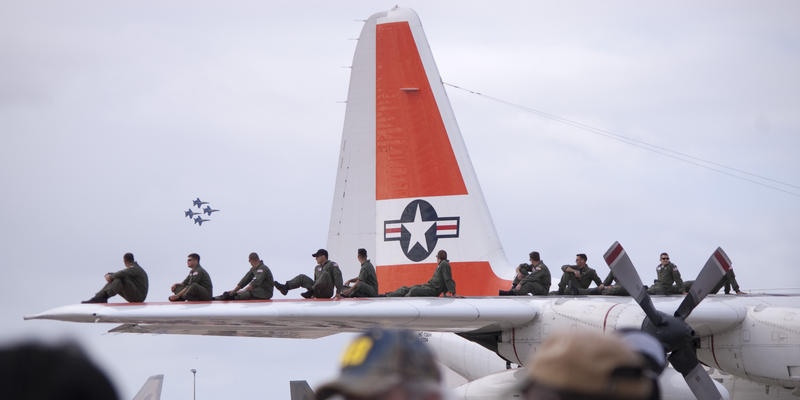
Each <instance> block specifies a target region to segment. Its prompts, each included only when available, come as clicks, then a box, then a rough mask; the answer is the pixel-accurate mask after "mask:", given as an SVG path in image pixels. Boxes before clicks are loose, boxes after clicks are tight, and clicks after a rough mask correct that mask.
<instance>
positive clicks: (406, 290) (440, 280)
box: [386, 250, 456, 297]
mask: <svg viewBox="0 0 800 400" xmlns="http://www.w3.org/2000/svg"><path fill="white" fill-rule="evenodd" d="M436 261H438V262H439V265H438V266H437V267H436V271H434V272H433V276H432V277H431V279H430V280H429V281H428V283H423V284H420V285H414V286H411V287H408V286H403V287H401V288H399V289H397V290H395V291H393V292H389V293H386V296H387V297H403V296H406V297H425V296H431V297H439V295H440V294H444V295H445V296H447V293H451V294H452V295H453V296H455V295H456V282H455V281H454V280H453V275H452V273H451V271H450V262H449V261H448V260H447V252H446V251H444V250H439V252H438V253H436Z"/></svg>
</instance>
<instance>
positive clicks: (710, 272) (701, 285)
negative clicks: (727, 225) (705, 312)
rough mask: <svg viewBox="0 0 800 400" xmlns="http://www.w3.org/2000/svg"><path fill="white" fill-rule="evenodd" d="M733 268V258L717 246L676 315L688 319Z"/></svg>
mask: <svg viewBox="0 0 800 400" xmlns="http://www.w3.org/2000/svg"><path fill="white" fill-rule="evenodd" d="M729 269H731V260H730V258H728V255H727V254H725V251H723V250H722V247H717V250H715V251H714V253H713V254H711V257H709V258H708V261H706V265H705V266H704V267H703V269H702V270H700V274H698V275H697V279H696V280H695V281H694V283H693V284H692V288H691V289H689V293H688V294H687V295H686V297H685V298H684V299H683V301H682V302H681V305H680V306H678V309H677V310H675V316H676V317H678V318H680V319H684V320H685V319H686V317H688V316H689V314H691V313H692V310H694V308H695V307H697V305H698V304H700V302H701V301H702V300H703V299H704V298H705V297H706V296H707V295H708V292H710V291H711V289H713V288H714V286H716V285H717V283H719V281H720V280H721V279H722V278H723V277H724V276H725V273H726V272H727V271H728V270H729Z"/></svg>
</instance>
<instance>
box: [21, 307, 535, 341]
mask: <svg viewBox="0 0 800 400" xmlns="http://www.w3.org/2000/svg"><path fill="white" fill-rule="evenodd" d="M520 300H522V301H520ZM538 313H539V309H538V307H537V306H536V305H535V304H532V303H531V302H530V301H525V299H515V298H479V297H476V298H458V299H454V298H445V297H438V298H374V299H346V300H273V301H246V302H213V303H212V302H197V303H132V304H126V303H117V304H76V305H69V306H63V307H58V308H54V309H51V310H48V311H45V312H43V313H41V314H37V315H32V316H26V317H25V319H52V320H59V321H69V322H103V323H119V324H122V325H120V326H118V327H116V328H114V329H112V330H111V331H110V332H126V333H157V334H184V335H212V336H253V337H285V338H318V337H322V336H327V335H332V334H335V333H340V332H360V331H362V330H364V329H366V328H369V327H372V326H375V325H380V326H382V327H390V328H407V329H413V330H425V331H436V332H455V333H464V332H473V331H484V330H493V331H495V330H498V329H504V328H511V327H517V326H522V325H525V324H527V323H530V322H531V321H533V320H534V318H536V316H537V315H538Z"/></svg>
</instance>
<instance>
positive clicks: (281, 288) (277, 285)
mask: <svg viewBox="0 0 800 400" xmlns="http://www.w3.org/2000/svg"><path fill="white" fill-rule="evenodd" d="M273 285H275V289H278V291H279V292H281V294H282V295H284V296H286V293H289V289H288V288H287V287H286V285H285V284H282V283H280V282H278V281H274V282H273Z"/></svg>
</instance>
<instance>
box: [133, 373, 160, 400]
mask: <svg viewBox="0 0 800 400" xmlns="http://www.w3.org/2000/svg"><path fill="white" fill-rule="evenodd" d="M163 384H164V375H153V376H151V377H149V378H147V381H145V382H144V385H142V388H141V389H139V392H137V393H136V396H133V400H159V399H160V398H161V385H163Z"/></svg>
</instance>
